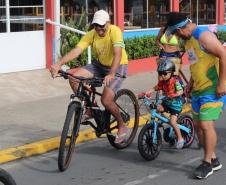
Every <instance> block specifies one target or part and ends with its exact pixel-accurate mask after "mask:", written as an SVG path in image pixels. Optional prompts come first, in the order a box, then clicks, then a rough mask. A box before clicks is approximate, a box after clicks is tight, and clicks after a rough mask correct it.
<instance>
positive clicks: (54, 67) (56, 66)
mask: <svg viewBox="0 0 226 185" xmlns="http://www.w3.org/2000/svg"><path fill="white" fill-rule="evenodd" d="M60 69H61V65H60V64H59V63H56V64H54V65H52V66H51V68H50V69H49V71H50V73H51V75H52V77H53V78H55V77H56V76H57V74H58V72H59V71H60Z"/></svg>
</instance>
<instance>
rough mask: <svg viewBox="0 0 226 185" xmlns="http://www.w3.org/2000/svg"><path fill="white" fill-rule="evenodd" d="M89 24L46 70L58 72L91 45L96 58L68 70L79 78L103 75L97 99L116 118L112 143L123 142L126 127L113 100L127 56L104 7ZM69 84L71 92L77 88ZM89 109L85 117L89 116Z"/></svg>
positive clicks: (71, 81) (74, 83)
mask: <svg viewBox="0 0 226 185" xmlns="http://www.w3.org/2000/svg"><path fill="white" fill-rule="evenodd" d="M92 25H93V27H94V29H92V30H91V31H89V32H88V33H87V34H86V35H85V36H83V37H82V39H81V40H80V42H79V43H78V44H77V46H76V47H75V48H74V49H72V50H71V51H70V52H69V53H68V54H67V55H65V56H64V57H63V58H62V59H61V60H60V61H59V62H58V63H56V64H54V65H52V66H51V69H50V72H51V74H52V76H53V78H54V77H56V75H57V74H58V71H59V70H60V69H61V66H62V65H64V64H66V63H68V62H69V61H71V60H72V59H74V58H77V57H78V56H79V55H80V54H82V52H83V51H84V50H85V49H86V48H87V47H88V46H89V45H91V46H92V48H93V51H94V52H95V55H96V60H94V61H92V64H88V65H86V66H84V67H82V68H80V69H79V70H77V69H76V70H74V69H71V70H70V71H69V73H71V74H73V75H75V76H82V77H87V78H90V77H93V76H97V77H104V85H105V87H104V90H103V95H102V97H101V102H102V104H103V105H104V106H105V108H106V109H108V110H109V111H110V112H111V113H112V114H113V115H114V117H115V118H116V120H117V122H118V133H117V135H116V139H115V143H121V142H123V141H124V139H125V137H126V134H127V132H128V129H127V127H126V126H125V125H124V121H123V119H122V117H121V115H120V112H119V109H118V107H117V105H116V104H115V102H114V97H115V93H116V92H117V90H118V89H119V88H120V86H121V84H122V81H123V78H122V77H116V74H117V76H118V75H120V76H126V75H127V70H128V58H127V54H126V51H125V45H124V41H123V37H122V32H121V30H120V29H119V27H117V26H115V25H112V24H110V17H109V14H108V13H107V12H106V11H104V10H99V11H97V12H96V13H95V14H94V17H93V21H92ZM69 82H70V85H71V88H72V90H73V91H74V92H76V90H77V88H78V81H75V80H72V79H70V81H69ZM89 114H90V113H89V112H87V113H86V116H89Z"/></svg>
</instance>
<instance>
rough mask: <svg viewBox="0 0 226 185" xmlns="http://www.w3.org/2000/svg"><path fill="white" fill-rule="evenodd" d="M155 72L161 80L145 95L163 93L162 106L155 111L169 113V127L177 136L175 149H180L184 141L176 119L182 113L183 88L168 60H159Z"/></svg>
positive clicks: (173, 65)
mask: <svg viewBox="0 0 226 185" xmlns="http://www.w3.org/2000/svg"><path fill="white" fill-rule="evenodd" d="M157 71H158V74H159V76H160V77H161V80H160V81H159V82H158V84H157V85H156V86H155V87H154V88H152V89H150V90H149V91H147V92H146V93H145V94H146V95H150V94H151V93H152V92H153V91H159V90H161V91H162V92H163V95H164V96H165V98H164V99H163V101H162V104H161V105H159V106H158V107H157V111H158V112H169V113H170V125H171V126H172V127H173V129H174V130H175V133H176V136H177V143H176V148H177V149H181V148H183V145H184V139H183V137H182V135H181V131H180V129H179V128H178V126H177V117H178V115H179V114H180V112H181V111H182V94H183V87H182V84H181V82H180V80H179V78H178V77H177V76H175V75H174V72H175V64H174V63H173V62H172V61H171V60H170V59H169V58H164V59H161V60H160V62H159V65H158V68H157Z"/></svg>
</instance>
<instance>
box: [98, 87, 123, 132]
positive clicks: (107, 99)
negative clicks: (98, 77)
mask: <svg viewBox="0 0 226 185" xmlns="http://www.w3.org/2000/svg"><path fill="white" fill-rule="evenodd" d="M114 97H115V93H114V92H113V90H112V89H111V88H109V87H105V88H104V90H103V95H102V97H101V103H102V104H103V105H104V107H105V108H106V109H107V110H109V111H110V112H111V113H112V114H113V116H114V117H115V119H116V120H117V122H118V133H117V134H118V135H120V134H123V133H125V132H126V131H127V127H126V126H125V125H124V121H123V119H122V117H121V115H120V112H119V108H118V106H117V105H116V104H115V102H114Z"/></svg>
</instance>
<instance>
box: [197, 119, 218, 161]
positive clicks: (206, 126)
mask: <svg viewBox="0 0 226 185" xmlns="http://www.w3.org/2000/svg"><path fill="white" fill-rule="evenodd" d="M214 125H215V123H214V121H200V128H201V130H202V132H203V141H204V142H203V144H204V161H207V162H209V163H211V159H212V158H216V154H215V147H216V144H217V135H216V131H215V127H214Z"/></svg>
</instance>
